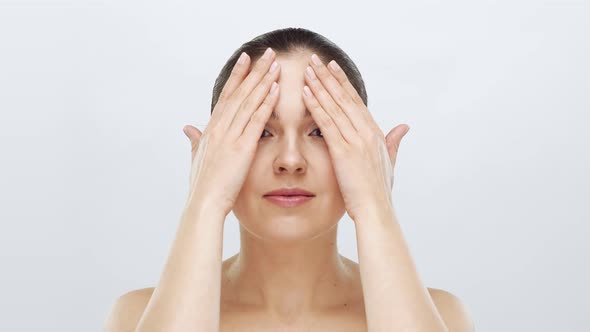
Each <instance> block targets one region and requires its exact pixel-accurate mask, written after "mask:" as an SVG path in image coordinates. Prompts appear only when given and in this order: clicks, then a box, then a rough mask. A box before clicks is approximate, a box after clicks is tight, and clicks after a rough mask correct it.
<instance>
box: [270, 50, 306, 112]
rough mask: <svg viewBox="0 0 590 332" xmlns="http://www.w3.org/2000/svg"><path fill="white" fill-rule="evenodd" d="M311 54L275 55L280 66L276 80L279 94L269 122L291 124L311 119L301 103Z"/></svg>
mask: <svg viewBox="0 0 590 332" xmlns="http://www.w3.org/2000/svg"><path fill="white" fill-rule="evenodd" d="M311 54H312V52H309V51H298V52H292V53H286V54H277V56H276V58H275V60H276V61H277V62H278V63H279V64H280V66H281V72H280V76H279V79H278V80H277V82H278V83H279V89H280V94H279V100H278V102H277V104H276V106H275V109H274V110H273V112H272V114H271V117H270V119H269V121H273V122H292V121H303V120H307V119H308V118H309V119H311V113H310V112H309V110H307V107H306V106H305V103H304V102H303V86H304V85H305V76H304V75H305V68H307V66H309V61H310V60H309V57H310V56H311Z"/></svg>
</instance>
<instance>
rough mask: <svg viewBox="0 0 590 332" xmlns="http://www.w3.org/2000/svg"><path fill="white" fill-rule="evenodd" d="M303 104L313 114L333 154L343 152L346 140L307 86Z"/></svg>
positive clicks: (304, 90) (304, 89)
mask: <svg viewBox="0 0 590 332" xmlns="http://www.w3.org/2000/svg"><path fill="white" fill-rule="evenodd" d="M303 102H304V103H305V106H306V107H307V109H308V110H309V112H310V113H311V116H312V118H313V120H314V121H315V123H316V124H317V125H318V127H320V130H321V132H322V135H323V136H324V138H325V139H326V143H328V149H329V150H330V151H331V153H339V152H341V150H342V149H343V147H344V145H345V144H346V140H345V139H344V137H343V136H342V133H341V131H340V129H338V126H337V125H336V123H335V122H334V120H333V119H332V117H331V116H330V115H329V114H328V113H327V112H326V111H325V110H324V109H323V108H322V105H320V103H319V102H318V100H317V98H316V97H315V96H314V95H313V93H312V92H311V89H309V87H308V86H307V85H306V86H304V87H303Z"/></svg>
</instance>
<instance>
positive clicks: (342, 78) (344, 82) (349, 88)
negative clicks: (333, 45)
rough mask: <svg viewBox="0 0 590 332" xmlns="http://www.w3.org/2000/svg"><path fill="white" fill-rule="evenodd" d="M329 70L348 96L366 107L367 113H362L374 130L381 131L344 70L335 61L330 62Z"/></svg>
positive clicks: (364, 108)
mask: <svg viewBox="0 0 590 332" xmlns="http://www.w3.org/2000/svg"><path fill="white" fill-rule="evenodd" d="M327 68H328V69H329V70H330V72H331V73H332V75H334V77H335V78H336V80H338V82H339V83H340V85H341V86H342V88H343V89H344V90H345V91H346V92H348V95H349V96H350V97H351V98H352V99H353V100H354V102H355V103H356V104H357V105H362V106H364V107H363V108H362V109H363V110H365V112H361V113H362V115H363V117H364V118H365V120H366V121H367V122H368V123H369V124H370V125H371V126H373V128H374V129H375V130H377V129H379V130H380V128H379V126H378V125H377V123H376V122H375V120H374V119H373V117H372V116H371V115H370V114H369V112H368V109H367V108H366V107H367V105H365V102H364V101H363V98H361V96H360V95H359V94H358V91H357V90H356V89H355V87H354V85H352V83H350V80H349V79H348V76H346V73H345V72H344V70H342V68H341V67H340V66H339V65H338V63H336V61H334V60H332V61H330V63H329V64H328V66H327Z"/></svg>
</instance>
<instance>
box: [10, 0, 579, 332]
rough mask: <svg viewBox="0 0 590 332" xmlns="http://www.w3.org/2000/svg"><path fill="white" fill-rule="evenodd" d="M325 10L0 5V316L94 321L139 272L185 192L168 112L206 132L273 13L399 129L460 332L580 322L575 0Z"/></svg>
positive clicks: (182, 141)
mask: <svg viewBox="0 0 590 332" xmlns="http://www.w3.org/2000/svg"><path fill="white" fill-rule="evenodd" d="M333 4H334V6H335V7H334V8H333V7H331V5H329V4H328V3H324V2H320V1H309V2H307V1H295V2H270V1H269V2H256V3H247V2H236V3H227V2H216V3H213V2H199V1H158V2H156V1H120V0H119V1H73V0H72V1H36V2H33V1H8V2H7V1H2V3H1V7H0V111H1V118H0V137H1V140H0V158H1V163H0V165H1V166H0V167H1V172H0V204H1V208H0V220H1V222H2V224H1V225H2V226H1V227H2V228H1V231H0V253H1V255H2V257H1V258H2V263H1V266H2V271H1V274H0V282H1V285H2V295H1V296H0V311H1V312H2V318H1V319H0V330H2V331H99V330H101V329H102V324H103V321H104V319H105V318H106V315H107V313H108V311H109V309H110V306H111V305H112V303H113V301H114V300H115V298H116V297H117V296H119V295H121V294H122V293H124V292H126V291H129V290H132V289H137V288H143V287H153V286H155V284H156V282H157V280H158V277H159V274H160V272H161V269H162V268H163V264H164V261H165V258H166V256H167V254H168V250H169V248H170V245H171V243H172V240H173V237H174V234H175V231H176V226H177V223H178V221H179V217H180V214H181V212H182V208H183V205H184V202H185V199H186V194H187V190H188V171H189V164H190V148H189V142H188V140H187V138H186V137H185V136H184V134H183V133H182V127H183V126H184V125H185V124H193V125H195V124H196V125H197V127H198V128H199V129H201V130H203V128H204V126H203V124H206V123H207V121H208V120H209V112H210V109H209V107H210V102H211V92H212V88H213V82H214V81H215V78H216V77H217V75H218V74H219V71H220V69H221V67H222V66H223V64H224V63H225V62H226V60H227V59H228V57H229V56H230V55H231V53H232V52H233V51H234V50H235V49H237V48H238V47H239V46H240V45H241V44H242V43H244V42H246V41H248V40H250V39H252V38H253V37H255V36H257V35H259V34H262V33H265V32H268V31H271V30H274V29H279V28H285V27H304V28H308V29H311V30H313V31H315V32H318V33H320V34H322V35H324V36H325V37H327V38H329V39H330V40H332V41H334V42H335V43H336V44H338V45H339V46H340V47H342V48H343V49H344V50H345V51H346V52H347V53H348V54H349V55H350V57H351V58H352V59H353V61H355V63H356V64H357V66H358V68H359V69H360V71H361V73H362V75H363V77H364V80H365V82H366V86H367V91H368V95H369V109H370V111H371V112H372V114H373V116H374V118H375V119H376V120H377V121H378V123H379V125H380V127H381V129H382V130H383V131H384V132H385V133H387V132H388V131H389V130H390V129H391V128H393V127H394V126H395V125H398V124H400V123H407V124H409V125H410V126H411V130H410V132H409V133H408V135H407V136H406V137H405V138H404V140H403V142H402V146H401V149H400V152H399V156H398V162H397V165H396V171H395V174H396V178H395V179H396V180H395V181H396V182H395V184H394V199H395V202H396V203H395V204H396V207H397V215H398V217H399V219H400V222H401V224H402V227H403V231H404V234H405V235H406V237H407V239H408V242H409V244H410V246H411V250H412V253H413V256H414V258H415V260H416V262H417V265H418V268H419V270H420V273H421V275H422V277H423V279H424V281H425V283H426V286H428V287H435V288H442V289H446V290H448V291H451V292H452V293H454V294H456V295H457V296H459V297H460V298H461V299H462V300H463V301H464V302H465V303H466V305H467V306H468V308H469V309H470V311H471V313H472V315H473V319H474V320H475V323H476V327H477V330H478V331H490V332H491V331H582V330H584V329H587V328H588V326H589V325H590V315H589V309H588V308H589V307H588V298H589V296H590V286H589V285H588V280H590V269H589V267H588V262H589V261H590V257H589V253H590V244H589V241H588V240H587V237H588V235H589V233H590V232H589V227H588V222H589V221H590V218H589V216H590V212H589V209H588V201H589V197H590V195H589V194H590V189H589V186H590V176H589V175H588V170H589V169H590V165H589V164H590V162H589V161H590V160H589V159H590V158H589V154H588V150H589V149H588V147H589V145H590V144H588V143H589V142H590V140H589V138H590V136H589V134H588V125H589V124H590V123H589V121H588V120H589V116H588V112H589V111H590V98H589V96H588V94H589V92H590V79H589V75H590V65H589V59H590V50H589V45H590V38H589V37H590V36H589V35H590V33H589V32H590V15H589V14H590V6H589V4H588V2H585V1H503V2H499V1H443V2H440V3H439V2H438V1H431V2H424V1H420V2H417V1H412V2H409V1H408V2H403V3H402V2H387V3H386V2H376V1H375V2H372V1H359V2H349V3H344V2H338V3H336V2H334V3H333ZM228 218H229V219H228V220H227V221H226V224H225V225H226V227H225V234H224V254H223V256H224V259H225V258H227V257H229V256H231V255H233V254H235V253H236V252H237V250H238V248H239V237H238V235H239V234H238V225H237V220H236V219H235V217H234V216H233V214H230V215H229V216H228ZM339 228H340V232H339V248H340V250H341V253H342V254H344V255H345V256H347V257H349V258H351V259H353V260H355V261H358V259H357V252H356V239H355V233H354V232H355V230H354V225H353V223H352V222H351V221H350V219H348V216H347V215H345V218H343V220H342V221H341V224H340V226H339Z"/></svg>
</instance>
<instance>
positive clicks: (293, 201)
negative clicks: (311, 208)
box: [264, 195, 314, 207]
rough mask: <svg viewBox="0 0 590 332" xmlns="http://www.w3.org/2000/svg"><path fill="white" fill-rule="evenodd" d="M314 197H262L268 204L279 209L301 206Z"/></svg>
mask: <svg viewBox="0 0 590 332" xmlns="http://www.w3.org/2000/svg"><path fill="white" fill-rule="evenodd" d="M313 197H314V196H302V195H296V196H277V195H268V196H264V198H265V199H267V200H269V201H270V202H272V203H274V204H276V205H279V206H281V207H294V206H297V205H300V204H303V203H305V202H307V201H309V200H311V199H313Z"/></svg>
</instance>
